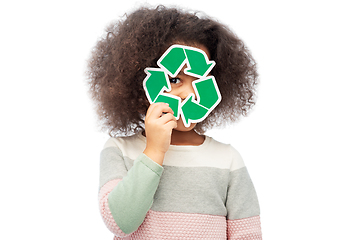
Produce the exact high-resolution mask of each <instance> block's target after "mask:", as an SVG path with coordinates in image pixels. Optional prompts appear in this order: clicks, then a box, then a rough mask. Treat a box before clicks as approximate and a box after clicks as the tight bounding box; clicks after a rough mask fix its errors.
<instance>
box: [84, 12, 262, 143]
mask: <svg viewBox="0 0 360 240" xmlns="http://www.w3.org/2000/svg"><path fill="white" fill-rule="evenodd" d="M106 33H107V34H106V36H104V37H103V38H101V39H100V40H99V41H98V42H97V44H96V46H95V48H94V49H93V51H92V54H91V57H90V59H89V62H88V70H87V72H86V75H87V84H88V86H89V92H90V94H91V97H92V99H93V100H94V101H95V104H96V107H97V113H98V116H99V119H100V120H101V125H102V127H103V130H107V131H108V132H109V134H110V136H114V137H115V136H120V135H131V134H133V133H136V132H138V131H141V130H143V129H144V116H145V114H146V111H147V108H148V107H149V102H148V101H147V99H146V95H145V92H144V89H143V84H142V83H143V80H144V78H145V77H146V74H145V72H144V69H145V68H146V67H158V66H157V64H156V61H157V60H158V59H159V57H160V56H161V55H162V54H163V53H164V52H165V51H166V49H167V48H168V47H170V46H171V45H172V44H174V43H178V42H181V43H183V44H188V45H193V46H196V45H199V44H200V45H203V46H205V47H206V48H207V49H208V50H209V52H210V59H211V60H214V61H215V62H216V65H215V67H214V68H213V70H212V75H213V76H214V77H215V79H216V82H217V84H218V87H219V90H220V92H221V93H222V101H221V102H220V104H219V105H218V106H217V107H216V108H215V109H214V110H213V111H212V112H211V113H210V114H209V116H208V117H207V118H206V119H205V120H204V121H202V122H200V123H198V124H197V125H196V127H195V130H196V131H197V132H198V133H201V134H202V133H204V132H205V131H206V130H207V129H210V128H212V127H215V126H220V125H223V124H226V123H229V122H234V121H236V120H238V119H239V118H240V116H241V115H243V116H246V114H247V113H248V112H249V110H250V109H251V108H252V106H253V105H254V104H255V90H256V86H257V84H258V74H257V70H256V63H255V61H254V59H253V57H252V56H251V54H250V52H249V50H248V49H247V48H246V46H245V45H244V43H243V41H242V40H240V39H239V38H238V37H237V36H236V35H235V34H234V33H233V32H232V31H230V30H229V28H228V27H226V26H225V25H223V24H221V23H219V22H218V21H216V20H213V19H211V18H209V17H206V16H201V17H200V16H199V14H198V13H195V12H194V13H190V12H185V11H182V10H180V9H177V8H167V7H165V6H158V7H156V8H145V7H143V8H140V9H138V10H136V11H134V12H133V13H131V14H130V15H128V16H126V15H125V16H124V18H123V19H120V20H118V21H117V22H114V23H112V24H110V26H109V27H108V28H107V29H106Z"/></svg>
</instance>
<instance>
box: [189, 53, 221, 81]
mask: <svg viewBox="0 0 360 240" xmlns="http://www.w3.org/2000/svg"><path fill="white" fill-rule="evenodd" d="M185 53H186V56H187V59H188V61H189V65H190V66H188V68H187V69H186V71H185V73H187V74H189V75H196V76H195V77H203V76H206V75H207V74H208V73H209V72H210V71H211V69H212V68H213V67H214V65H215V62H214V61H208V60H207V59H206V58H205V56H206V55H205V53H202V52H200V51H196V50H192V49H185Z"/></svg>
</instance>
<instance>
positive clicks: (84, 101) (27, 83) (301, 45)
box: [0, 0, 360, 240]
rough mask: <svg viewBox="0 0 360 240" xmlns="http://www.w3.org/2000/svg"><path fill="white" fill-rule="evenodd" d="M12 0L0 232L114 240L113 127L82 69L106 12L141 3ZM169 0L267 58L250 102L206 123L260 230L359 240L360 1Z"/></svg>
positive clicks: (0, 14) (110, 16)
mask: <svg viewBox="0 0 360 240" xmlns="http://www.w3.org/2000/svg"><path fill="white" fill-rule="evenodd" d="M4 2H5V1H4ZM7 2H8V3H1V6H0V9H1V10H0V25H1V29H0V33H1V39H0V41H1V44H0V58H1V65H0V68H1V75H0V77H1V86H0V104H1V124H0V128H1V129H0V130H1V132H0V133H1V151H0V154H1V155H0V157H1V162H0V164H1V165H0V184H1V188H0V190H1V198H0V201H1V203H0V219H1V231H0V239H25V238H26V239H27V238H31V239H32V238H34V239H35V238H36V239H112V234H111V233H110V232H109V231H108V230H107V229H106V227H105V225H104V224H103V222H102V220H101V218H100V214H99V211H98V206H97V191H98V171H99V153H100V151H101V149H102V146H103V144H104V142H105V141H106V139H107V138H108V136H107V134H106V133H101V132H99V131H98V129H99V128H98V126H97V124H96V116H95V113H94V110H93V105H92V102H91V101H90V99H89V97H88V95H87V89H86V86H85V77H84V74H83V73H84V71H85V68H86V60H87V59H88V57H89V54H90V50H91V48H92V47H93V46H94V44H95V42H96V41H97V39H98V38H99V37H100V36H101V35H102V34H103V33H104V28H105V27H106V26H107V25H108V24H109V22H110V21H112V20H115V19H117V18H118V17H119V16H122V15H123V14H124V13H125V12H129V11H131V10H132V9H133V8H134V7H135V8H136V7H138V6H141V5H142V3H143V2H132V1H128V0H127V1H109V0H103V1H74V0H72V1H70V0H64V1H36V0H33V1H7ZM148 2H149V3H150V4H152V5H153V4H157V3H158V1H148ZM235 2H237V3H236V5H235V4H234V3H235ZM162 3H163V4H169V3H171V4H175V3H176V4H177V5H178V6H180V7H186V8H189V9H193V10H201V11H203V12H205V13H206V14H208V15H210V16H212V17H215V18H217V19H218V20H219V21H221V22H223V23H226V24H227V25H229V26H230V28H231V29H232V30H233V31H235V32H236V33H237V34H238V36H239V37H240V38H242V39H243V40H244V42H245V43H246V44H247V46H248V47H249V49H250V50H251V52H252V54H253V56H254V57H255V59H256V60H257V62H258V67H259V74H260V79H261V84H260V87H259V93H258V103H257V105H256V107H255V108H254V110H253V111H252V113H251V114H250V115H249V116H248V117H246V118H243V119H242V120H241V121H240V122H239V123H238V124H236V125H233V126H230V127H228V128H226V129H221V130H214V131H210V132H209V133H208V134H209V135H211V136H213V137H215V138H216V139H218V140H220V141H223V142H226V143H231V144H232V145H234V146H235V147H236V148H237V149H238V150H239V152H240V153H241V154H242V156H243V158H244V160H245V162H246V164H247V166H248V169H249V172H250V174H251V177H252V179H253V182H254V184H255V187H256V190H257V193H258V196H259V200H260V206H261V219H262V230H263V236H264V239H268V240H289V239H291V240H296V239H299V240H300V239H301V240H304V239H360V232H359V231H358V230H357V229H358V227H359V223H360V222H359V215H360V208H359V202H360V197H359V182H360V177H359V174H358V172H359V171H358V162H359V160H360V154H359V145H360V144H359V142H360V141H359V135H360V128H359V122H360V114H359V103H360V97H359V91H360V84H359V82H360V74H359V63H360V60H359V54H360V47H359V42H360V37H359V22H360V14H359V7H358V6H357V4H356V1H346V0H345V1H225V0H221V1H218V2H216V4H214V3H212V4H210V2H209V1H207V2H205V1H202V2H197V1H194V0H183V1H179V2H176V1H162Z"/></svg>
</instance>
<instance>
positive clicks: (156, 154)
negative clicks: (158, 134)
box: [143, 147, 165, 166]
mask: <svg viewBox="0 0 360 240" xmlns="http://www.w3.org/2000/svg"><path fill="white" fill-rule="evenodd" d="M143 153H144V154H145V155H146V156H148V157H149V158H150V159H151V160H153V161H154V162H156V163H157V164H159V165H160V166H162V164H163V161H164V157H165V153H164V152H162V151H158V150H155V149H153V148H148V147H146V148H145V150H144V152H143Z"/></svg>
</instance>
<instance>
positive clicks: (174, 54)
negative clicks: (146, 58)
mask: <svg viewBox="0 0 360 240" xmlns="http://www.w3.org/2000/svg"><path fill="white" fill-rule="evenodd" d="M185 60H186V55H185V53H184V49H183V48H182V47H178V46H177V45H174V46H172V47H170V48H169V49H168V50H167V51H166V52H165V53H164V54H163V55H162V56H161V58H160V59H159V61H158V65H159V66H162V67H164V68H165V69H166V70H168V71H169V73H170V75H171V76H172V77H175V76H176V75H177V74H178V72H179V71H180V70H181V69H180V67H181V66H182V64H183V63H184V61H185Z"/></svg>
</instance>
